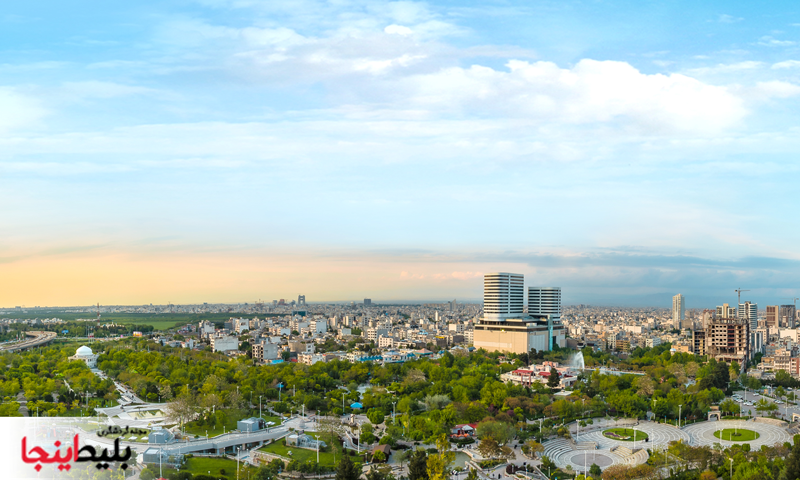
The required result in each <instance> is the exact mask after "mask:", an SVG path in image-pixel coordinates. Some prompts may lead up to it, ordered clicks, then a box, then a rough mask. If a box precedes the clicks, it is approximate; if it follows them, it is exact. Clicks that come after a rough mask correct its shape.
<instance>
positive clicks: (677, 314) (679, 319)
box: [672, 293, 686, 330]
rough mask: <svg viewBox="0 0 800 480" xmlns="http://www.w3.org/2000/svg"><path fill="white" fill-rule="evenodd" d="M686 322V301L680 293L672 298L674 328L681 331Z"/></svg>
mask: <svg viewBox="0 0 800 480" xmlns="http://www.w3.org/2000/svg"><path fill="white" fill-rule="evenodd" d="M685 320H686V299H685V298H684V297H683V295H681V294H680V293H679V294H677V295H675V296H674V297H672V328H675V329H676V330H680V329H681V328H683V326H684V325H683V323H684V321H685Z"/></svg>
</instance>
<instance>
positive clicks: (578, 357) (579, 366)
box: [569, 352, 586, 372]
mask: <svg viewBox="0 0 800 480" xmlns="http://www.w3.org/2000/svg"><path fill="white" fill-rule="evenodd" d="M569 367H570V368H572V369H574V370H578V371H581V372H582V371H583V370H585V369H586V362H585V361H584V360H583V352H578V353H576V354H575V355H573V356H572V358H570V359H569Z"/></svg>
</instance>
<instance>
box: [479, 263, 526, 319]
mask: <svg viewBox="0 0 800 480" xmlns="http://www.w3.org/2000/svg"><path fill="white" fill-rule="evenodd" d="M523 283H524V276H523V275H521V274H519V273H504V272H501V273H487V274H486V275H484V276H483V317H484V318H485V319H486V320H492V321H502V320H506V319H508V318H520V317H522V313H523V311H522V310H523V305H522V304H523V299H524V295H525V294H524V286H523Z"/></svg>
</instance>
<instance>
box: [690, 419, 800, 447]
mask: <svg viewBox="0 0 800 480" xmlns="http://www.w3.org/2000/svg"><path fill="white" fill-rule="evenodd" d="M734 427H735V428H746V429H747V430H753V431H754V432H758V434H759V437H758V438H757V439H755V440H751V441H749V442H742V441H733V442H729V441H727V440H720V439H719V438H717V437H715V436H714V432H716V431H717V430H719V429H725V428H734ZM684 431H685V432H686V433H687V434H688V435H689V436H690V437H691V441H690V444H691V445H714V444H715V443H719V444H721V445H722V446H723V447H728V446H730V445H733V444H734V443H739V444H741V443H749V444H750V448H751V449H752V450H758V449H759V448H761V446H762V445H768V446H772V445H775V444H776V443H783V442H791V441H792V437H791V436H790V435H789V433H788V432H787V431H786V428H785V427H779V426H776V425H771V424H769V423H761V422H753V421H744V420H722V421H720V422H701V423H694V424H692V425H689V426H688V427H685V428H684Z"/></svg>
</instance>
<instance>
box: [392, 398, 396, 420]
mask: <svg viewBox="0 0 800 480" xmlns="http://www.w3.org/2000/svg"><path fill="white" fill-rule="evenodd" d="M396 403H397V402H396V401H394V402H392V425H394V421H395V409H394V406H395V404H396Z"/></svg>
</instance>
